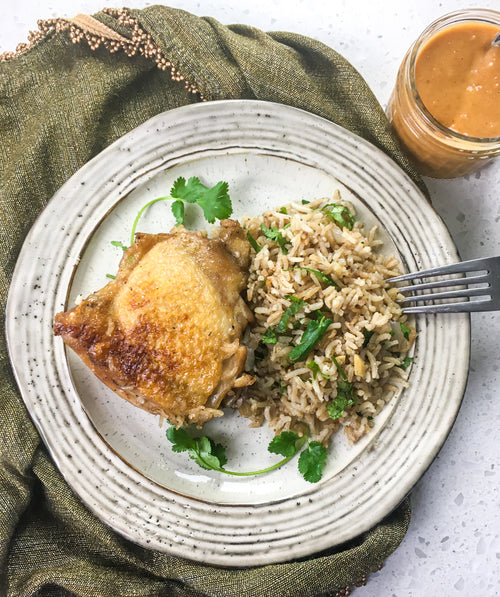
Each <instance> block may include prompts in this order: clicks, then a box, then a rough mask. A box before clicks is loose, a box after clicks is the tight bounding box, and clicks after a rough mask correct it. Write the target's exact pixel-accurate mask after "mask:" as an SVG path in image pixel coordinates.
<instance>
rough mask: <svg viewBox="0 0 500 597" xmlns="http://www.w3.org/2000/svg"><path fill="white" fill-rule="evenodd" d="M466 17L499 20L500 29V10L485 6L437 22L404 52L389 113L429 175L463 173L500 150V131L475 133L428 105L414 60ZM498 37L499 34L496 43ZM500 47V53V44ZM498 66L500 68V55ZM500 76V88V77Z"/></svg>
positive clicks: (403, 141)
mask: <svg viewBox="0 0 500 597" xmlns="http://www.w3.org/2000/svg"><path fill="white" fill-rule="evenodd" d="M466 22H469V23H470V22H480V23H489V24H492V25H495V26H496V25H498V30H499V31H500V12H497V11H494V10H486V9H471V10H461V11H457V12H453V13H451V14H448V15H446V16H444V17H442V18H440V19H438V20H437V21H434V22H433V23H432V24H431V25H430V26H429V27H427V29H426V30H425V31H424V32H423V33H422V34H421V35H420V37H419V38H418V39H417V40H416V41H415V42H414V44H413V45H412V46H411V47H410V49H409V50H408V52H407V54H406V56H405V57H404V59H403V62H402V64H401V67H400V69H399V72H398V75H397V79H396V85H395V87H394V90H393V92H392V95H391V98H390V100H389V104H388V106H387V116H388V118H389V120H390V121H391V122H392V126H393V129H394V131H395V132H396V135H397V136H398V137H399V139H400V141H401V144H402V146H403V148H404V149H405V150H406V152H407V153H408V155H409V157H410V158H411V160H412V161H413V162H414V164H415V166H416V167H417V169H418V170H419V172H420V173H421V174H423V175H425V176H432V177H435V178H455V177H458V176H464V175H465V174H469V173H470V172H473V171H474V170H477V169H478V168H480V167H481V166H482V165H483V164H485V163H486V162H487V161H488V160H490V159H492V158H494V157H495V156H498V155H500V136H495V137H487V138H483V137H472V136H468V135H465V134H461V133H458V132H456V131H455V130H453V129H451V128H448V127H447V126H445V125H443V124H442V123H441V122H439V121H438V120H437V119H436V118H435V117H434V116H433V115H432V114H431V113H430V111H429V110H428V109H427V108H426V106H425V105H424V103H423V101H422V99H421V97H420V94H419V91H418V89H417V85H416V78H415V65H416V62H417V58H418V56H419V53H420V52H421V50H422V49H423V48H424V46H425V45H426V44H427V43H428V42H429V40H431V38H433V37H434V36H435V35H436V34H437V33H439V32H441V31H442V30H443V29H445V28H447V27H450V26H452V25H458V24H462V23H466ZM493 39H494V36H493V38H492V40H491V41H492V42H493ZM495 51H496V48H495ZM498 52H499V53H500V47H499V48H498ZM498 65H499V70H500V60H499V62H498ZM499 75H500V73H499ZM498 81H499V87H500V76H499V78H498ZM440 91H442V93H444V94H446V92H447V90H446V88H443V89H442V90H440ZM495 133H496V130H495Z"/></svg>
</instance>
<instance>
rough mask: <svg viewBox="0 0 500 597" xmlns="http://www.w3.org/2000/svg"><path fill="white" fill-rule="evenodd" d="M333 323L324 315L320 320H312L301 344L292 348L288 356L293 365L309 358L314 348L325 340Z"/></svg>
mask: <svg viewBox="0 0 500 597" xmlns="http://www.w3.org/2000/svg"><path fill="white" fill-rule="evenodd" d="M331 323H333V321H332V320H331V319H327V318H326V317H325V316H324V315H321V316H320V317H319V319H311V321H310V322H309V323H308V324H307V328H306V330H305V332H304V333H303V334H302V337H301V339H300V343H299V344H297V346H295V347H294V348H292V350H291V351H290V353H289V355H288V358H289V359H290V360H291V361H292V363H297V362H298V361H303V360H304V359H305V358H306V357H307V355H308V354H309V353H310V352H311V350H312V349H313V348H314V346H315V345H316V344H317V343H318V342H319V341H320V340H321V338H323V336H324V335H325V332H326V330H327V329H328V327H329V325H330V324H331Z"/></svg>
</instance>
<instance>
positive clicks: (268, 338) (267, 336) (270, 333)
mask: <svg viewBox="0 0 500 597" xmlns="http://www.w3.org/2000/svg"><path fill="white" fill-rule="evenodd" d="M261 341H262V342H264V344H276V342H278V336H277V335H276V332H275V331H274V330H273V328H267V330H266V331H265V333H264V334H263V336H262V340H261Z"/></svg>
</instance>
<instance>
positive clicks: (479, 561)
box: [0, 0, 500, 597]
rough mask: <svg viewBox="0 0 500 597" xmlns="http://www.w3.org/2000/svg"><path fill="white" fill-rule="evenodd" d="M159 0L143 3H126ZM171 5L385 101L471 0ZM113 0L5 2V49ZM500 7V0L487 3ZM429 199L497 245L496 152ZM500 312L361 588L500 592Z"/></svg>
mask: <svg viewBox="0 0 500 597" xmlns="http://www.w3.org/2000/svg"><path fill="white" fill-rule="evenodd" d="M148 4H151V3H150V2H145V1H144V0H136V1H135V2H133V3H131V4H130V6H132V7H134V8H141V7H143V6H147V5H148ZM168 4H169V5H171V6H175V7H179V8H183V9H185V10H188V11H190V12H193V13H195V14H197V15H200V16H203V15H208V16H212V17H215V18H216V19H218V20H219V21H221V22H222V23H224V24H230V23H245V24H249V25H254V26H256V27H259V28H261V29H263V30H265V31H271V30H286V31H295V32H297V33H301V34H304V35H308V36H310V37H313V38H316V39H318V40H320V41H322V42H324V43H325V44H327V45H329V46H331V47H332V48H334V49H335V50H337V51H338V52H340V53H341V54H343V55H344V56H345V57H346V58H347V59H348V60H349V61H350V62H351V63H352V64H353V65H354V66H355V67H356V68H357V69H358V70H359V72H360V73H361V74H362V75H363V76H364V77H365V79H366V81H367V82H368V84H369V85H370V86H371V88H372V90H373V92H374V93H375V95H376V96H377V98H378V99H379V101H380V102H381V104H382V105H385V103H386V102H387V100H388V97H389V94H390V92H391V90H392V86H393V84H394V80H395V77H396V72H397V69H398V66H399V63H400V61H401V59H402V57H403V55H404V53H405V52H406V50H407V48H408V47H409V45H410V44H411V43H412V41H413V40H414V39H415V38H416V37H417V36H418V35H419V33H420V32H421V31H422V30H423V29H424V28H425V27H426V26H427V25H428V24H429V23H430V22H431V21H433V20H434V19H436V18H438V17H440V16H442V15H444V14H446V13H448V12H452V11H454V10H457V9H460V8H469V7H470V2H467V1H464V0H441V1H440V2H434V1H433V0H407V1H405V2H401V1H400V0H386V1H385V2H384V3H383V4H380V3H376V2H373V1H368V0H350V1H349V0H342V1H332V2H328V3H327V2H324V0H307V1H306V0H303V1H302V0H291V1H290V0H238V2H228V1H227V0H204V1H203V2H196V1H195V0H172V1H171V2H168ZM106 6H117V5H116V3H113V2H109V1H108V0H80V1H76V0H70V1H69V2H68V1H64V2H63V0H51V1H50V2H49V3H47V4H46V5H45V6H43V5H41V4H40V3H38V2H35V1H34V0H19V1H18V2H16V3H2V6H1V7H0V52H3V51H6V50H13V49H14V48H15V46H16V45H17V43H19V42H23V41H26V39H27V34H28V31H29V30H31V29H36V21H37V19H39V18H44V19H45V18H51V17H58V16H61V17H72V16H74V15H76V14H77V13H89V14H92V13H94V12H97V11H98V10H100V9H101V8H103V7H106ZM481 6H482V7H483V8H492V9H496V10H498V9H499V8H500V7H499V5H498V0H488V1H482V2H481ZM426 182H427V184H428V187H429V190H430V193H431V199H432V203H433V205H434V207H435V209H436V210H437V212H438V213H439V214H440V215H441V217H442V218H443V219H444V221H445V223H446V225H447V226H448V229H449V230H450V233H451V235H452V237H453V239H454V240H455V243H456V245H457V247H458V250H459V253H460V254H461V256H462V258H463V259H472V258H475V257H483V256H492V255H498V254H500V200H499V195H500V158H498V159H497V160H496V162H493V163H490V164H489V165H487V166H486V167H485V168H483V169H482V170H480V171H479V172H477V173H475V174H473V175H470V176H468V177H465V178H460V179H455V180H434V179H427V180H426ZM499 338H500V313H499V312H496V313H484V314H473V315H472V352H471V366H470V376H469V381H468V386H467V390H466V393H465V396H464V401H463V405H462V408H461V410H460V413H459V416H458V418H457V421H456V423H455V425H454V427H453V429H452V431H451V433H450V436H449V438H448V440H447V441H446V443H445V444H444V446H443V448H442V450H441V452H440V453H439V456H438V457H437V458H436V460H435V461H434V463H433V464H432V466H431V467H430V468H429V470H428V471H427V472H426V474H425V475H424V476H423V478H422V479H421V480H420V481H419V483H418V484H417V486H416V487H415V489H414V491H413V494H412V503H413V517H412V522H411V526H410V530H409V532H408V534H407V536H406V538H405V540H404V541H403V543H402V545H401V546H400V547H399V549H398V550H397V551H396V552H395V553H394V554H393V555H392V556H391V557H390V558H389V560H388V561H387V562H386V564H385V566H384V568H383V569H382V570H381V571H380V572H378V573H376V574H374V575H372V577H371V579H370V581H369V583H368V585H367V586H366V587H361V588H359V589H357V590H356V591H355V594H356V595H358V594H359V596H360V597H362V596H363V595H367V596H370V597H421V596H422V597H428V596H429V597H432V596H433V595H443V596H446V597H452V596H454V595H466V596H467V597H476V596H477V597H479V596H481V597H494V596H496V595H500V574H499V570H500V561H499V560H500V522H499V511H500V509H499V506H500V500H499V469H500V462H499V460H500V458H499V445H500V441H499V436H500V433H499V429H500V399H499V396H498V394H499V390H500V350H499Z"/></svg>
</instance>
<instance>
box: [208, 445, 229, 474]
mask: <svg viewBox="0 0 500 597" xmlns="http://www.w3.org/2000/svg"><path fill="white" fill-rule="evenodd" d="M210 444H211V446H212V454H213V455H214V456H215V457H216V458H217V459H218V460H219V466H220V467H221V468H223V467H224V465H225V464H227V456H226V448H225V447H224V446H223V445H222V444H216V443H215V442H214V441H213V440H212V439H211V440H210Z"/></svg>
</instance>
